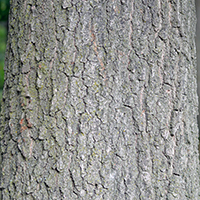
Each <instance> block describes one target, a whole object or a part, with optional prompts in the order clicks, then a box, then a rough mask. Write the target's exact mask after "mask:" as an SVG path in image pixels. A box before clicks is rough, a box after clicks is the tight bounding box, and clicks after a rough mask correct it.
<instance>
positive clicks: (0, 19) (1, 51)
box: [0, 0, 10, 109]
mask: <svg viewBox="0 0 200 200" xmlns="http://www.w3.org/2000/svg"><path fill="white" fill-rule="evenodd" d="M9 7H10V5H9V0H0V103H1V100H2V89H3V82H4V71H3V68H4V59H5V50H6V39H7V27H8V26H7V23H8V13H9ZM0 109H1V105H0Z"/></svg>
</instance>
